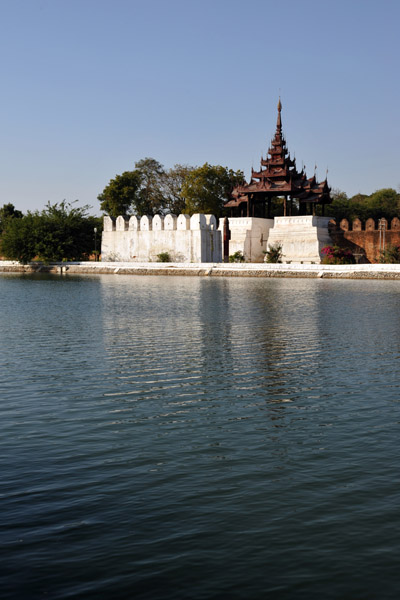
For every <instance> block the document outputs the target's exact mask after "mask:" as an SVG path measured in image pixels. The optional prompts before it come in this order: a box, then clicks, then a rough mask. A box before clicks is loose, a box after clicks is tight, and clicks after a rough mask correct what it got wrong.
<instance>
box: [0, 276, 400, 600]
mask: <svg viewBox="0 0 400 600" xmlns="http://www.w3.org/2000/svg"><path fill="white" fill-rule="evenodd" d="M0 307H1V309H0V375H1V387H0V395H1V402H0V409H1V419H0V429H1V435H0V446H1V448H0V463H1V465H0V473H1V480H0V481H1V486H0V502H1V504H0V506H1V511H0V525H1V548H2V550H1V553H2V555H1V561H0V589H1V592H0V596H1V598H2V599H13V600H14V599H17V600H25V599H28V600H31V599H32V600H36V599H44V598H47V599H51V600H53V599H61V598H62V599H64V598H79V599H84V598H93V599H102V598H106V599H109V598H110V599H111V598H112V599H125V598H126V599H130V598H135V599H149V600H176V599H179V600H180V599H196V600H197V599H202V600H204V599H205V600H208V599H225V598H229V599H239V598H240V599H242V598H243V599H246V600H247V599H251V600H253V599H256V600H258V599H260V600H261V599H265V598H272V599H275V598H277V599H279V600H286V599H296V600H297V599H299V598H300V599H303V598H304V599H307V600H309V599H314V598H315V599H318V600H319V599H321V598H323V599H327V598H328V599H330V598H332V599H349V600H354V599H377V600H378V599H379V600H382V599H389V598H393V599H394V598H396V599H397V598H398V595H399V589H400V570H399V554H400V460H399V459H400V442H399V438H400V369H399V367H400V283H399V282H396V281H340V280H324V279H320V280H316V279H312V280H307V279H251V278H240V279H235V278H233V279H231V278H227V279H216V278H214V279H213V278H196V277H186V278H184V277H182V278H181V277H176V278H175V277H137V276H120V275H114V276H107V275H102V276H93V277H91V276H82V277H81V276H50V275H34V276H32V275H30V276H28V275H25V276H24V275H14V274H7V275H1V276H0Z"/></svg>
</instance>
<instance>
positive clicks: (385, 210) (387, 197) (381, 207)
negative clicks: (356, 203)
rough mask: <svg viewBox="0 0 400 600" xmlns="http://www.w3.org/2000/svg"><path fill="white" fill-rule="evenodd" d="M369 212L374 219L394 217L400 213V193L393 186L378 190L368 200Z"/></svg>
mask: <svg viewBox="0 0 400 600" xmlns="http://www.w3.org/2000/svg"><path fill="white" fill-rule="evenodd" d="M366 204H367V208H368V212H369V213H370V214H369V216H371V217H372V218H373V219H379V218H381V217H385V218H386V219H389V220H390V219H393V217H397V216H398V215H399V213H400V194H398V193H397V192H396V190H394V189H392V188H383V189H381V190H377V191H376V192H374V193H373V194H371V195H370V196H369V198H368V199H367V200H366Z"/></svg>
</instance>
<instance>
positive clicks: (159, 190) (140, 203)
mask: <svg viewBox="0 0 400 600" xmlns="http://www.w3.org/2000/svg"><path fill="white" fill-rule="evenodd" d="M135 171H136V173H138V174H139V177H140V186H139V190H138V194H137V197H136V199H135V206H134V209H135V212H136V213H137V214H138V215H140V216H142V215H156V214H158V213H161V212H163V209H164V208H165V206H166V190H165V183H166V173H165V170H164V167H163V165H162V164H161V163H159V162H158V161H157V160H156V159H155V158H143V159H142V160H139V161H137V162H136V163H135Z"/></svg>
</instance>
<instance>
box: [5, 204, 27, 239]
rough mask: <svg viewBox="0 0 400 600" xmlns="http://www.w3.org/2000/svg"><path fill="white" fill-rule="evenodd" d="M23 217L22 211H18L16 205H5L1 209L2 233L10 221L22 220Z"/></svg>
mask: <svg viewBox="0 0 400 600" xmlns="http://www.w3.org/2000/svg"><path fill="white" fill-rule="evenodd" d="M22 216H23V214H22V212H21V211H20V210H16V208H15V206H14V204H11V203H8V204H4V205H3V206H2V207H1V208H0V233H1V232H2V231H3V230H4V229H5V228H6V225H7V223H8V221H9V220H10V219H21V217H22Z"/></svg>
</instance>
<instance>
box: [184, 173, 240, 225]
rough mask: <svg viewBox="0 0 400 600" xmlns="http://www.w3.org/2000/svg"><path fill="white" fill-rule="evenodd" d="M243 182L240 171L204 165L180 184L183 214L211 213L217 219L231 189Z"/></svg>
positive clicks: (189, 174)
mask: <svg viewBox="0 0 400 600" xmlns="http://www.w3.org/2000/svg"><path fill="white" fill-rule="evenodd" d="M243 181H244V175H243V172H242V171H232V169H228V167H222V166H220V165H216V166H214V165H209V164H208V163H205V164H204V165H203V166H202V167H197V168H196V169H193V170H192V171H190V172H189V173H188V174H187V175H186V177H185V179H184V181H183V184H182V194H183V197H184V198H185V213H187V214H194V213H198V212H199V213H211V214H213V215H215V216H216V217H219V216H220V215H221V213H222V210H223V207H224V202H226V201H227V200H228V198H229V195H230V193H231V191H232V189H233V188H234V187H235V185H238V184H239V183H243Z"/></svg>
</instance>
